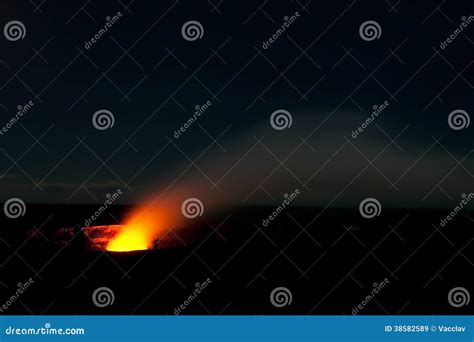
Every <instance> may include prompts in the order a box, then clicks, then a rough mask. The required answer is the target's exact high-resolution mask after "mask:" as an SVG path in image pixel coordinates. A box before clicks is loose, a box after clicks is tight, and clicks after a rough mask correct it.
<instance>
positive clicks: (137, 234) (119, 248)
mask: <svg viewBox="0 0 474 342" xmlns="http://www.w3.org/2000/svg"><path fill="white" fill-rule="evenodd" d="M143 230H144V228H140V227H136V226H125V227H124V228H123V231H121V232H120V233H119V234H118V236H117V237H116V238H114V239H112V241H110V242H109V243H108V245H107V250H108V251H110V252H128V251H141V250H145V249H149V248H150V247H151V244H152V241H149V239H148V238H147V236H146V235H145V234H142V231H143Z"/></svg>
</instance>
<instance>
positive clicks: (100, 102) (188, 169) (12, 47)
mask: <svg viewBox="0 0 474 342" xmlns="http://www.w3.org/2000/svg"><path fill="white" fill-rule="evenodd" d="M390 3H392V4H390ZM368 8H369V9H370V12H368V11H367V9H368ZM118 12H120V13H121V14H122V16H121V17H120V19H119V20H118V21H117V22H116V23H115V24H113V25H112V26H111V27H110V28H109V29H108V31H107V32H106V33H105V34H103V35H102V36H101V37H100V39H98V40H97V42H96V43H95V44H93V45H92V46H91V47H90V48H89V49H86V47H85V44H86V42H88V41H90V40H91V38H93V37H94V36H95V35H96V34H97V33H98V32H99V30H100V29H101V28H103V27H104V25H105V24H106V22H107V21H106V17H107V16H113V15H116V14H117V13H118ZM296 12H298V14H299V16H298V17H297V19H296V20H295V21H294V22H293V23H292V24H291V25H290V26H289V27H288V28H286V31H285V32H284V33H283V34H281V35H280V36H279V37H278V38H277V39H276V40H275V41H274V42H273V43H272V44H270V46H269V47H268V48H267V49H264V48H263V46H262V44H263V43H264V42H265V41H267V40H268V39H269V38H270V37H272V35H273V34H274V33H275V32H276V31H277V30H278V29H279V28H281V26H282V25H283V23H284V17H285V16H287V17H290V16H292V15H294V14H295V13H296ZM0 13H1V15H0V19H1V20H0V24H1V27H2V28H3V27H5V25H6V24H7V23H9V22H10V21H13V20H18V21H20V22H22V23H23V24H24V26H25V28H26V35H25V37H24V39H20V40H17V41H9V40H7V39H6V37H5V35H4V34H3V29H2V35H1V36H0V84H2V86H0V104H1V106H0V126H4V125H6V124H7V123H8V122H9V121H10V120H11V118H12V117H14V116H15V113H16V108H17V107H18V106H19V105H25V104H27V103H29V101H33V103H34V105H33V106H32V108H31V109H30V110H29V111H28V112H27V113H25V114H24V115H23V116H22V117H21V118H20V119H19V120H18V121H17V122H16V123H15V124H14V125H13V126H12V127H11V128H10V129H8V130H7V131H6V132H4V133H3V134H2V135H0V148H1V151H0V152H1V153H0V186H1V188H2V191H1V199H2V200H7V199H9V198H12V197H18V198H21V199H23V200H24V201H25V202H39V203H101V202H103V200H104V196H105V194H106V193H110V192H114V191H116V189H122V190H123V191H124V196H123V197H121V198H120V200H119V202H120V203H134V202H137V201H140V200H141V199H142V198H144V197H146V196H149V195H153V194H158V193H160V192H161V191H163V190H164V189H167V188H169V186H170V185H171V184H173V186H174V184H175V183H173V182H174V181H175V180H176V186H178V185H179V183H180V182H181V181H189V182H191V183H193V182H195V183H199V184H205V185H206V186H208V189H207V190H209V191H211V192H212V191H214V192H216V191H218V192H221V193H222V194H223V196H225V197H228V198H232V200H233V202H235V203H234V204H239V205H245V204H269V203H278V202H280V201H281V198H282V196H283V194H285V193H291V192H293V191H294V190H295V189H296V188H298V189H301V190H302V196H300V197H299V198H298V199H297V201H296V203H298V204H299V205H318V206H319V205H330V206H334V207H336V206H346V205H357V203H359V202H360V200H361V199H362V198H365V197H376V198H378V199H379V200H381V201H383V202H384V205H388V206H399V207H403V206H416V207H425V206H428V207H437V206H448V207H452V206H453V205H456V204H457V203H458V202H459V200H460V198H461V194H463V193H471V192H473V188H472V184H473V182H472V177H473V175H474V163H473V161H472V149H473V138H472V136H473V135H472V133H473V127H474V124H473V123H471V124H470V126H468V127H465V128H464V129H460V130H455V129H452V128H450V126H449V124H448V116H449V114H450V113H451V112H453V111H454V110H459V109H460V110H464V111H465V112H466V113H467V114H468V117H469V118H472V117H473V114H474V106H473V102H472V98H473V96H472V95H473V88H474V78H473V76H474V67H473V66H472V62H473V52H474V49H473V46H474V45H473V44H474V21H473V22H472V23H471V24H469V25H468V26H467V27H466V28H464V31H463V32H462V33H461V34H459V35H458V36H457V37H456V38H455V39H454V40H453V42H452V43H450V44H449V45H448V46H447V47H446V48H445V49H441V48H440V43H441V42H443V41H445V40H446V38H448V37H449V36H450V35H451V34H453V32H454V31H455V30H456V29H458V28H459V27H460V25H461V23H462V21H463V19H462V17H463V16H464V17H465V18H468V17H469V15H471V14H473V5H472V2H471V1H457V2H456V4H455V5H454V6H453V4H449V3H448V2H446V3H443V2H442V1H401V2H399V3H397V4H395V1H387V2H386V1H377V2H374V1H354V0H349V1H332V2H318V1H305V0H302V1H257V2H250V1H249V2H244V3H242V2H231V1H217V0H211V1H209V2H208V1H159V2H138V1H131V2H130V3H126V1H125V2H124V1H108V0H106V1H91V2H90V3H89V2H83V1H78V2H72V3H71V2H66V1H44V2H43V3H40V2H38V1H33V2H29V1H17V0H7V1H2V3H1V4H0ZM190 20H195V21H198V22H199V23H200V24H201V25H202V27H203V32H202V33H203V34H202V38H201V39H197V40H195V41H188V40H186V39H184V38H183V36H182V32H181V29H182V26H183V24H184V23H186V22H188V21H190ZM369 20H373V21H376V22H377V23H378V24H379V26H380V28H381V35H380V37H379V38H378V39H375V40H372V41H366V40H364V39H362V38H361V36H360V34H359V27H360V26H361V24H362V23H364V22H366V21H369ZM207 101H210V103H211V105H210V106H209V108H208V109H207V110H206V111H205V112H204V113H203V114H201V116H199V117H198V119H197V120H196V121H195V122H194V123H193V124H192V125H191V127H189V128H188V129H187V130H186V131H185V132H184V133H182V135H181V136H180V137H179V138H175V137H174V132H175V131H176V130H179V128H180V127H181V126H183V125H184V123H185V122H187V121H188V119H189V118H190V117H191V116H193V112H194V108H195V107H196V106H197V105H200V106H202V105H203V104H205V103H206V102H207ZM385 101H388V103H389V106H388V107H387V108H386V109H385V110H384V111H383V112H382V113H381V114H380V115H379V116H378V117H377V118H376V119H375V121H373V122H372V123H371V124H370V125H369V126H368V127H367V128H366V129H364V131H363V132H362V133H360V135H359V136H358V137H357V138H356V139H354V138H352V137H351V135H352V132H353V131H354V130H356V129H357V128H358V127H359V126H360V125H361V124H362V123H363V122H364V121H365V120H366V119H367V118H368V117H370V115H371V112H372V110H373V109H372V108H373V106H374V105H378V106H380V105H381V104H382V103H384V102H385ZM101 109H106V110H108V111H110V112H111V113H113V116H114V125H113V127H110V128H109V129H106V130H98V129H96V128H95V127H94V125H93V124H92V118H93V115H94V113H95V112H97V111H98V110H101ZM278 109H283V110H286V111H288V112H289V113H290V114H291V118H292V124H291V127H288V128H287V129H283V130H276V129H274V128H272V126H271V124H270V121H269V120H270V117H271V114H272V113H273V112H274V111H276V110H278ZM382 151H383V152H382ZM470 153H471V154H470ZM198 157H199V159H198V160H197V161H196V162H194V160H195V159H196V158H198ZM376 157H377V159H375V160H374V158H376ZM193 163H194V164H193ZM275 169H276V170H275ZM181 174H183V175H182V176H181ZM269 175H270V176H269ZM177 178H178V179H177ZM189 190H190V191H191V192H192V190H193V189H189ZM194 195H195V196H198V195H199V194H194Z"/></svg>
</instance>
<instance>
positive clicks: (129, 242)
mask: <svg viewBox="0 0 474 342" xmlns="http://www.w3.org/2000/svg"><path fill="white" fill-rule="evenodd" d="M164 211H165V209H164V208H163V207H160V208H157V207H155V206H153V207H150V206H141V207H137V208H135V209H134V210H133V211H132V213H131V215H129V217H127V219H126V220H125V224H124V225H123V226H122V229H120V231H119V232H118V233H117V235H116V236H115V237H114V238H113V239H111V240H110V241H109V243H108V244H107V247H106V249H107V250H108V251H111V252H128V251H138V250H146V249H151V248H154V244H155V242H156V241H158V239H160V238H161V237H163V236H164V235H166V233H167V232H168V229H167V227H169V226H170V225H169V223H170V222H171V215H169V214H168V215H164V214H163V212H164Z"/></svg>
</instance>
